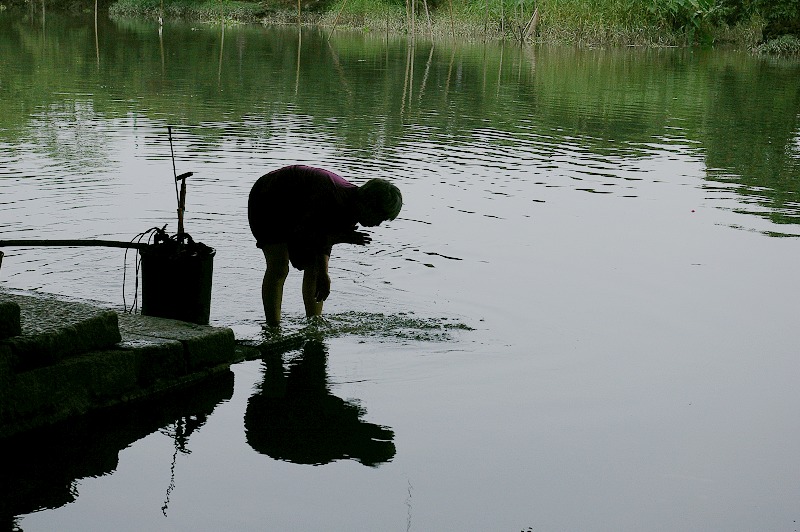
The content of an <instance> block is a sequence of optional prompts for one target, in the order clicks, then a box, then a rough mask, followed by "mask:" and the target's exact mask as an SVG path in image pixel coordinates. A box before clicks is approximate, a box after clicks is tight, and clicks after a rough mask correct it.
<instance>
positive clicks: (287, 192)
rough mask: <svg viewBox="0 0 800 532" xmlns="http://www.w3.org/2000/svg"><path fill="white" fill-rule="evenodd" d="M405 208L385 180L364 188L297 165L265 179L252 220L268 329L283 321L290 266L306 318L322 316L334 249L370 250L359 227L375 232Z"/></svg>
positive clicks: (252, 201)
mask: <svg viewBox="0 0 800 532" xmlns="http://www.w3.org/2000/svg"><path fill="white" fill-rule="evenodd" d="M402 206H403V197H402V195H401V194H400V190H399V189H398V188H397V187H396V186H394V185H393V184H392V183H390V182H389V181H386V180H385V179H377V178H376V179H370V180H369V181H367V182H366V183H364V184H363V185H361V186H356V185H354V184H352V183H349V182H348V181H346V180H345V179H343V178H342V177H341V176H338V175H336V174H334V173H333V172H330V171H328V170H324V169H322V168H313V167H310V166H304V165H293V166H286V167H284V168H280V169H278V170H274V171H272V172H270V173H268V174H266V175H263V176H261V177H260V178H259V179H258V180H257V181H256V182H255V184H254V185H253V188H252V189H251V190H250V197H249V199H248V203H247V215H248V219H249V221H250V230H251V231H252V232H253V236H254V237H255V238H256V246H258V247H259V248H261V250H262V251H263V252H264V258H265V259H266V261H267V271H266V273H264V282H263V283H262V285H261V298H262V300H263V302H264V314H265V316H266V319H267V325H268V326H270V327H275V326H277V325H278V324H279V323H280V319H281V300H282V299H283V284H284V281H285V280H286V277H287V275H288V274H289V263H290V262H291V264H292V266H294V267H295V268H297V269H298V270H303V288H302V292H303V303H304V305H305V310H306V316H308V317H311V316H319V315H321V314H322V304H323V302H324V301H325V299H327V297H328V295H329V294H330V291H331V280H330V277H329V276H328V260H329V258H330V255H331V248H332V247H333V245H335V244H341V243H347V244H356V245H360V246H363V245H366V244H369V243H370V242H371V241H372V239H371V238H370V236H369V235H368V234H367V233H365V232H361V231H357V230H356V228H357V224H360V225H362V226H364V227H375V226H378V225H380V224H381V223H382V222H384V221H386V220H394V219H395V218H397V215H398V214H399V212H400V209H401V208H402Z"/></svg>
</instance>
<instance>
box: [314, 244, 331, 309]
mask: <svg viewBox="0 0 800 532" xmlns="http://www.w3.org/2000/svg"><path fill="white" fill-rule="evenodd" d="M329 260H330V256H329V255H326V254H321V255H318V256H317V257H315V259H314V261H315V262H316V264H315V268H316V271H317V283H316V284H317V291H316V293H315V294H314V298H315V299H316V300H317V302H322V301H325V300H326V299H328V296H329V295H330V293H331V277H330V275H328V261H329Z"/></svg>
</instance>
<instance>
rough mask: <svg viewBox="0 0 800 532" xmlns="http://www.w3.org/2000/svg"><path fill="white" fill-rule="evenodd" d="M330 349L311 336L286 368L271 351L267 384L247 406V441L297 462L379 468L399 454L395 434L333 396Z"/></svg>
mask: <svg viewBox="0 0 800 532" xmlns="http://www.w3.org/2000/svg"><path fill="white" fill-rule="evenodd" d="M326 362H327V349H326V347H325V345H324V344H323V343H322V342H321V341H319V340H307V341H306V342H305V344H304V346H303V350H302V354H301V356H300V357H298V358H297V359H295V360H292V361H291V362H289V365H288V368H286V369H284V366H283V360H282V359H281V356H280V354H274V355H267V356H266V357H265V359H264V364H265V366H266V368H265V371H264V382H263V383H262V384H261V386H260V389H259V390H258V391H257V393H256V394H255V395H253V396H252V397H251V398H250V400H249V401H248V404H247V410H246V412H245V415H244V426H245V431H246V432H247V442H248V443H249V444H250V446H251V447H253V449H255V450H256V451H258V452H259V453H262V454H266V455H269V456H271V457H272V458H276V459H278V460H285V461H288V462H294V463H297V464H313V465H320V464H327V463H330V462H333V461H335V460H341V459H353V460H357V461H359V462H361V463H362V464H364V465H367V466H373V467H374V466H377V465H379V464H381V463H383V462H388V461H389V460H391V459H392V458H393V457H394V454H395V446H394V443H393V442H392V439H393V438H394V432H392V431H391V430H390V429H388V428H386V427H382V426H379V425H375V424H372V423H368V422H366V421H363V420H362V419H361V416H363V415H364V413H365V410H364V409H363V408H362V407H361V406H359V405H357V404H354V403H351V402H347V401H345V400H344V399H340V398H339V397H336V396H334V395H333V394H331V392H330V390H329V389H328V383H327V370H326Z"/></svg>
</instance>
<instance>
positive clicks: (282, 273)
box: [266, 261, 289, 281]
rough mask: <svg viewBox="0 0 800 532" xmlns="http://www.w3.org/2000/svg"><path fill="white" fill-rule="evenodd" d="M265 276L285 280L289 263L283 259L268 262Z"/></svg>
mask: <svg viewBox="0 0 800 532" xmlns="http://www.w3.org/2000/svg"><path fill="white" fill-rule="evenodd" d="M266 276H267V277H268V278H269V279H273V280H276V281H285V280H286V277H288V276H289V263H288V262H283V261H274V262H268V263H267V273H266Z"/></svg>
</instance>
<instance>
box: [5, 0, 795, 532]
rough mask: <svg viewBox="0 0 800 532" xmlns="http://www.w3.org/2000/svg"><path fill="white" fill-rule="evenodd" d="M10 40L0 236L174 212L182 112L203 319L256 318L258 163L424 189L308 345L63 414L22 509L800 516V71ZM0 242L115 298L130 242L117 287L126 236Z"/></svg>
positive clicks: (237, 520)
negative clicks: (165, 390) (153, 402)
mask: <svg viewBox="0 0 800 532" xmlns="http://www.w3.org/2000/svg"><path fill="white" fill-rule="evenodd" d="M0 42H2V50H3V53H2V55H0V105H2V110H3V111H2V114H0V202H2V210H0V239H18V238H104V239H117V240H130V239H132V238H134V237H135V236H136V235H137V234H139V233H142V232H143V231H145V230H147V229H149V228H151V227H154V226H158V227H161V226H163V225H164V224H165V223H168V224H169V225H168V229H169V230H171V231H174V230H175V228H176V222H175V191H174V184H173V179H172V176H173V168H172V162H171V160H170V145H169V140H168V137H167V125H172V126H173V131H174V139H173V140H174V147H175V164H176V168H177V172H178V173H181V172H184V171H192V172H194V176H193V177H192V178H190V180H189V181H188V182H187V184H188V189H189V190H188V197H187V204H188V210H187V213H186V216H187V220H186V230H187V231H188V232H189V233H190V234H191V235H192V236H193V237H194V238H195V240H199V241H202V242H204V243H206V244H208V245H211V246H213V247H214V248H216V250H217V254H216V257H215V263H214V268H215V272H214V291H213V302H212V309H211V314H212V316H211V318H212V322H213V323H214V324H218V325H223V326H229V327H232V328H233V329H234V331H235V333H236V335H237V337H238V338H240V339H254V340H257V339H259V338H260V335H261V320H262V315H261V314H262V310H261V309H260V306H261V302H260V281H261V276H262V275H263V257H262V255H261V253H260V251H259V250H258V249H256V248H255V245H254V240H253V239H252V236H251V235H250V233H249V229H248V226H247V217H246V199H247V194H248V192H249V188H250V186H251V185H252V183H253V182H254V181H255V179H257V178H258V177H259V176H260V175H262V174H263V173H266V172H267V171H269V170H271V169H274V168H277V167H280V166H282V165H285V164H293V163H297V162H302V163H306V164H311V165H316V166H322V167H325V168H329V169H331V170H333V171H335V172H337V173H340V174H341V175H343V176H345V177H346V178H348V179H350V180H352V181H353V182H355V183H362V182H364V181H365V180H366V179H368V178H370V177H384V178H388V179H391V180H393V181H395V182H396V183H397V184H398V186H399V187H400V188H401V189H402V191H403V194H404V198H405V206H404V209H403V212H402V213H401V215H400V218H399V219H398V220H396V221H394V222H391V223H387V224H385V225H384V226H382V227H379V228H376V229H374V230H372V231H371V233H372V236H373V244H372V245H371V246H369V247H366V248H355V247H347V246H340V247H337V248H336V249H335V250H334V256H333V257H332V259H331V276H332V279H333V293H332V296H331V298H330V300H329V303H327V304H326V313H327V314H328V319H329V327H328V328H327V329H324V330H323V332H322V334H321V337H318V338H317V340H315V341H314V342H312V343H309V344H307V345H306V347H305V348H304V349H301V350H295V351H292V352H289V353H286V354H285V355H284V356H283V357H278V358H277V359H276V358H274V357H273V358H270V359H267V360H255V361H250V362H244V363H241V364H237V365H235V366H233V367H232V377H229V380H227V381H224V382H222V384H220V385H219V386H217V387H214V388H211V387H209V389H208V390H206V392H205V393H196V394H189V399H186V400H183V399H180V398H179V399H175V400H173V401H171V402H169V404H168V405H163V406H161V407H159V406H155V407H150V408H149V409H148V407H142V408H143V410H142V412H144V413H140V414H137V415H136V416H134V417H135V418H136V419H138V420H139V422H135V421H133V420H131V419H130V418H129V417H126V418H124V419H120V420H116V421H113V422H112V421H106V422H103V423H99V424H98V425H97V426H89V427H84V426H82V425H77V424H76V426H75V427H73V428H72V429H70V430H71V431H72V436H70V437H69V438H68V439H67V440H68V441H70V442H77V443H75V446H77V447H78V448H80V447H81V443H80V442H82V441H107V442H108V443H107V444H104V445H102V446H101V448H102V452H101V451H97V452H94V453H87V452H77V451H76V452H72V451H69V452H70V453H71V454H67V458H62V457H64V456H65V455H64V453H66V452H67V451H64V450H63V449H60V447H59V444H58V442H59V441H67V440H65V439H64V438H66V437H64V436H59V437H56V436H49V437H48V438H42V439H40V444H41V446H39V447H35V446H32V447H31V448H32V449H33V451H32V452H31V454H32V455H33V456H34V458H35V459H38V460H39V461H41V462H42V463H51V464H56V463H60V464H63V463H70V464H75V466H74V467H71V468H64V470H62V469H61V468H57V467H51V468H42V470H41V471H38V472H36V473H35V474H33V475H30V476H29V477H28V478H29V480H30V478H35V479H40V480H41V479H44V480H41V481H40V482H38V483H37V482H31V483H32V484H33V487H32V488H31V489H29V490H23V489H22V488H21V487H20V485H19V484H20V483H24V482H25V478H26V476H25V474H24V472H23V473H21V474H20V476H19V478H18V479H17V482H18V484H17V485H12V486H9V487H7V488H6V489H7V490H8V491H9V493H11V492H13V493H17V494H20V493H24V494H25V495H24V496H16V497H15V498H13V502H7V503H6V506H5V508H4V510H5V512H6V515H4V518H5V519H7V520H9V521H11V520H16V522H17V523H18V525H19V527H20V528H22V529H24V530H26V531H34V530H54V529H58V530H89V529H94V530H112V529H113V530H221V529H227V530H265V529H266V530H287V529H303V530H304V529H314V528H316V529H322V530H458V531H462V530H528V529H532V530H537V531H538V530H542V531H551V530H616V531H618V530H726V531H733V530H795V529H796V528H797V521H798V520H800V509H799V508H798V506H797V501H798V500H800V487H798V483H797V478H798V475H797V472H798V471H800V458H799V457H800V452H798V451H800V448H799V444H798V442H800V422H799V421H798V416H797V415H796V405H797V404H798V400H800V392H799V391H798V387H797V385H796V381H797V375H798V374H800V373H798V370H800V361H799V360H798V356H797V347H796V346H797V333H796V308H797V305H796V303H795V301H794V298H793V296H794V294H795V293H796V292H797V289H798V281H797V275H796V265H797V263H798V259H799V258H800V248H798V241H797V238H796V237H797V236H798V235H799V234H800V227H799V226H798V214H799V213H800V209H799V208H798V206H799V204H798V198H799V196H798V190H799V189H800V185H798V176H800V171H799V170H800V85H798V83H797V79H800V77H799V76H800V67H798V65H797V64H796V63H791V62H782V61H775V60H766V59H758V58H753V57H751V56H749V55H747V54H745V53H740V52H735V51H719V50H718V51H698V50H680V49H657V50H639V49H622V50H578V49H572V48H541V49H539V48H537V49H531V48H522V49H521V48H519V47H516V46H513V45H510V44H505V45H502V44H486V45H482V44H481V45H469V46H467V45H452V44H450V43H447V42H436V43H431V42H427V41H422V40H418V41H417V42H416V43H411V42H409V41H408V40H406V39H400V38H395V37H389V38H387V37H386V36H385V35H381V34H380V32H378V31H376V32H375V33H374V34H366V35H364V34H353V35H351V34H346V33H344V32H339V31H337V33H336V34H335V35H333V36H332V37H331V38H330V39H328V33H327V31H319V30H315V29H310V28H303V29H302V30H301V31H300V32H298V29H297V28H295V27H281V28H263V27H250V26H237V27H227V28H224V31H223V28H221V27H220V26H198V25H196V26H194V27H193V26H191V25H181V24H167V25H165V26H164V28H163V31H162V32H159V30H158V27H157V25H156V24H155V23H152V22H132V21H121V20H115V21H108V20H101V21H100V23H99V25H98V29H97V32H96V33H95V29H94V24H93V21H90V20H88V19H87V20H83V19H64V18H56V17H48V18H46V19H43V18H42V17H41V14H40V13H33V14H30V13H24V14H19V13H14V12H10V11H7V12H0ZM5 252H6V257H5V260H4V261H3V266H2V270H1V271H0V283H3V286H5V287H9V288H23V289H36V290H42V291H45V292H53V293H58V294H64V295H67V296H71V297H80V298H90V299H95V300H100V301H105V302H108V303H109V304H113V305H117V306H119V307H121V306H122V304H123V286H122V278H123V266H124V265H125V264H127V272H128V274H127V279H128V282H127V286H126V288H125V290H126V295H125V299H124V301H125V302H126V303H127V304H130V303H131V302H132V297H133V290H134V285H133V282H132V280H131V279H132V275H133V260H134V259H133V257H132V256H130V255H129V256H128V257H127V262H126V260H125V259H126V258H125V256H124V253H123V252H122V251H120V250H112V249H88V248H83V249H74V248H54V249H41V248H35V249H32V248H28V249H22V248H20V249H11V248H7V249H6V250H5ZM299 281H300V275H299V274H298V273H297V272H294V273H292V274H291V275H290V277H289V280H288V281H287V286H286V290H285V297H284V314H285V316H286V328H287V329H288V330H296V329H299V328H301V327H303V326H304V325H305V324H304V319H303V317H302V302H301V298H300V287H299ZM289 390H292V391H291V392H290V391H289ZM129 416H133V414H130V415H129ZM142 420H144V422H142ZM297 420H301V421H300V422H299V423H298V422H297ZM59 438H60V439H59ZM85 447H86V446H85V445H84V451H85ZM71 448H72V447H70V449H71ZM98 455H101V456H105V457H107V458H106V459H104V460H103V463H102V465H101V466H100V465H97V464H96V461H95V462H93V457H97V456H98ZM46 470H49V471H50V473H47V472H46ZM54 471H55V472H56V473H54ZM14 478H17V477H14ZM54 493H55V495H53V494H54ZM5 500H6V501H11V500H12V498H10V497H6V499H5Z"/></svg>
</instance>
